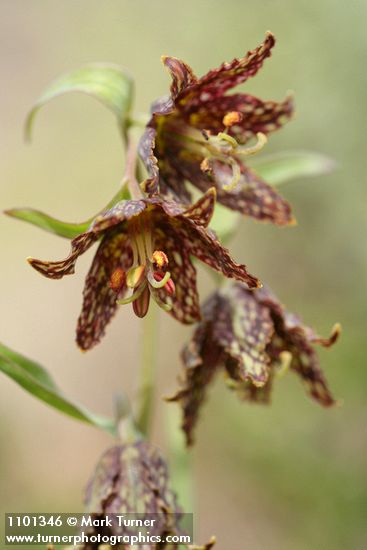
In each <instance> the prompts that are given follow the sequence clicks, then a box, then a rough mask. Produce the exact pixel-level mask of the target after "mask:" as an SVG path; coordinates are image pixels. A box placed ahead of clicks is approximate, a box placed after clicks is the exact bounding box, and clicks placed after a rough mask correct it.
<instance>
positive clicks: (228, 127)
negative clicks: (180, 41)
mask: <svg viewBox="0 0 367 550" xmlns="http://www.w3.org/2000/svg"><path fill="white" fill-rule="evenodd" d="M274 43H275V38H274V36H273V35H272V34H271V33H268V34H267V35H266V38H265V41H264V42H263V43H262V44H261V45H260V46H258V47H257V48H256V49H254V50H252V51H250V52H248V53H247V55H246V56H245V57H243V58H241V59H234V60H233V61H231V62H230V63H223V64H222V65H221V66H220V67H218V68H217V69H214V70H211V71H209V72H208V73H207V74H206V75H204V76H203V77H201V78H197V77H196V76H195V75H194V73H193V71H192V69H191V68H190V67H189V66H188V65H187V64H186V63H184V62H183V61H180V60H179V59H176V58H174V57H169V56H165V57H163V63H164V64H165V66H166V67H167V68H168V70H169V71H170V73H171V76H172V85H171V95H170V97H168V98H162V99H160V100H158V101H157V102H156V103H155V104H153V107H152V118H151V120H150V122H149V124H148V126H147V129H146V132H145V134H144V136H143V137H142V140H141V142H140V155H141V157H142V159H143V161H144V162H145V165H146V167H147V170H148V172H149V175H150V178H149V179H148V180H147V182H146V191H147V192H148V193H150V194H155V193H158V192H159V193H160V194H161V195H164V196H170V197H174V198H175V200H176V201H178V202H182V203H187V202H189V201H190V200H191V195H190V193H189V190H188V189H187V186H186V181H188V182H190V183H192V184H193V185H194V186H196V187H197V188H198V189H200V190H201V191H204V192H205V191H206V190H207V189H209V188H210V187H212V186H214V187H215V188H216V189H217V194H218V201H219V202H221V203H222V204H224V205H225V206H227V207H228V208H231V209H233V210H237V211H239V212H241V213H242V214H246V215H249V216H252V217H254V218H256V219H258V220H264V221H270V222H272V223H276V224H279V225H285V224H290V223H292V222H294V219H293V216H292V214H291V210H290V206H289V204H288V203H287V202H286V201H285V200H284V199H282V198H281V197H280V195H279V194H278V193H277V192H276V191H275V190H274V189H273V188H272V187H270V186H269V185H268V184H267V183H266V182H264V181H263V180H262V179H261V177H260V176H259V175H257V174H256V172H255V171H254V170H252V169H251V168H249V166H247V165H246V163H245V161H246V159H247V157H249V156H250V155H252V154H254V153H256V152H257V151H258V150H260V149H261V148H262V146H263V145H264V144H265V142H266V136H267V135H268V134H269V133H271V132H273V131H274V130H277V129H279V128H280V127H281V126H282V125H283V124H284V123H285V122H287V121H288V120H289V119H290V118H291V116H292V113H293V103H292V99H291V98H289V97H287V98H286V99H285V100H284V101H283V102H280V103H277V102H275V101H262V100H260V99H258V98H256V97H254V96H252V95H249V94H242V93H237V94H233V95H226V92H227V91H228V90H230V89H231V88H233V87H234V86H236V85H238V84H241V83H243V82H245V81H246V80H247V79H248V78H250V77H252V76H255V75H256V73H257V71H258V70H259V69H260V68H261V67H262V64H263V62H264V60H265V59H266V58H267V57H269V56H270V55H271V49H272V47H273V46H274ZM252 138H255V139H256V140H257V143H256V144H255V145H251V146H248V144H247V142H248V141H249V140H251V139H252Z"/></svg>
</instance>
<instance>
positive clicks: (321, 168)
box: [252, 151, 335, 186]
mask: <svg viewBox="0 0 367 550" xmlns="http://www.w3.org/2000/svg"><path fill="white" fill-rule="evenodd" d="M252 165H253V167H254V169H255V170H256V172H257V173H258V174H259V175H260V176H261V177H262V178H264V180H265V181H266V182H267V183H269V184H270V185H274V186H277V185H281V184H282V183H285V182H287V181H290V180H292V179H296V178H302V177H306V176H318V175H321V174H327V173H329V172H331V171H332V170H333V169H334V168H335V162H334V161H333V160H332V159H331V158H329V157H327V156H325V155H322V154H320V153H315V152H312V151H285V152H282V153H277V154H274V155H269V156H267V157H263V158H262V160H254V162H253V164H252Z"/></svg>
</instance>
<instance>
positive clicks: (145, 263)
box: [110, 213, 175, 317]
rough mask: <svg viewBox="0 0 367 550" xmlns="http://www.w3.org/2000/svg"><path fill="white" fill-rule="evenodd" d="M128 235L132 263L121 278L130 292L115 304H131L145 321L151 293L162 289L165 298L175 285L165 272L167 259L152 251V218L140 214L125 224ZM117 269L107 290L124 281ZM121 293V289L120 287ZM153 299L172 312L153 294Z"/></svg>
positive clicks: (160, 253)
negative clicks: (165, 294)
mask: <svg viewBox="0 0 367 550" xmlns="http://www.w3.org/2000/svg"><path fill="white" fill-rule="evenodd" d="M128 232H129V237H130V243H131V248H132V252H133V262H132V266H131V267H130V269H129V270H128V271H127V273H126V276H125V278H124V281H123V282H124V283H125V282H126V286H127V287H128V288H130V289H131V290H132V294H131V295H130V296H129V297H128V298H123V299H121V300H118V304H127V303H130V302H133V308H134V312H135V313H136V315H137V316H138V317H144V316H145V315H146V314H147V312H148V308H149V301H150V291H151V290H153V291H154V290H158V289H161V288H163V289H164V290H165V292H166V293H167V295H168V296H170V295H172V294H174V291H175V285H174V283H173V281H172V279H171V274H170V272H169V271H168V258H167V255H166V254H165V253H164V252H163V251H162V250H155V249H154V238H153V232H152V225H151V216H150V215H148V213H143V214H140V215H139V216H136V218H133V219H132V220H130V221H129V222H128ZM121 271H122V270H121V268H117V269H116V270H115V271H114V272H113V274H112V276H111V279H110V287H111V288H112V289H113V290H115V288H117V287H118V282H120V281H122V280H123V277H122V274H121V273H120V272H121ZM120 289H121V286H120ZM153 297H154V299H155V300H156V301H157V302H158V304H159V305H160V306H161V307H163V308H164V309H167V310H169V309H171V307H172V305H171V304H170V303H164V302H161V300H160V299H159V297H158V296H157V295H156V293H154V292H153Z"/></svg>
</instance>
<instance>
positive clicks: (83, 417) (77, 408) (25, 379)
mask: <svg viewBox="0 0 367 550" xmlns="http://www.w3.org/2000/svg"><path fill="white" fill-rule="evenodd" d="M0 371H1V372H3V373H4V374H5V375H6V376H8V377H9V378H11V379H12V380H14V382H16V383H17V384H19V385H20V386H21V387H22V388H23V389H25V390H26V391H27V392H28V393H31V394H32V395H33V396H34V397H37V398H38V399H40V400H41V401H44V402H45V403H47V404H48V405H50V406H51V407H53V408H54V409H57V410H58V411H60V412H62V413H64V414H66V415H68V416H71V417H72V418H75V419H77V420H80V421H82V422H87V423H88V424H92V425H93V426H95V427H97V428H100V429H102V430H104V431H106V432H108V433H110V434H112V435H115V434H116V429H115V423H114V421H113V420H112V419H110V418H107V417H103V416H99V415H96V414H94V413H92V412H90V411H89V410H88V409H87V408H85V407H84V406H83V405H80V404H78V403H76V402H73V401H71V400H70V399H69V398H67V397H66V396H64V395H63V394H62V392H61V391H60V390H59V389H58V388H57V386H56V384H55V382H54V381H53V379H52V378H51V376H50V375H49V373H48V372H47V371H46V369H44V368H43V367H42V366H41V365H39V364H38V363H35V362H34V361H31V360H29V359H27V358H26V357H24V356H23V355H20V354H18V353H16V352H15V351H13V350H11V349H9V348H7V347H6V346H4V345H2V344H0Z"/></svg>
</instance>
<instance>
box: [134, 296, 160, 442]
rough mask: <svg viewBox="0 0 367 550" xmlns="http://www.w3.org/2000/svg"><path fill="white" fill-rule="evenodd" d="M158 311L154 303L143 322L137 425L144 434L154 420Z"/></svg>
mask: <svg viewBox="0 0 367 550" xmlns="http://www.w3.org/2000/svg"><path fill="white" fill-rule="evenodd" d="M158 313H159V310H158V307H156V306H155V304H152V305H151V307H150V308H149V312H148V314H147V316H146V317H145V318H144V320H143V322H142V326H143V337H142V355H141V371H140V383H139V395H138V410H137V414H136V425H137V427H138V429H139V430H140V432H141V433H142V434H143V435H148V434H149V430H150V427H151V421H152V410H153V402H154V382H155V374H156V365H157V341H158V332H159V331H158V317H159V316H158Z"/></svg>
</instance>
